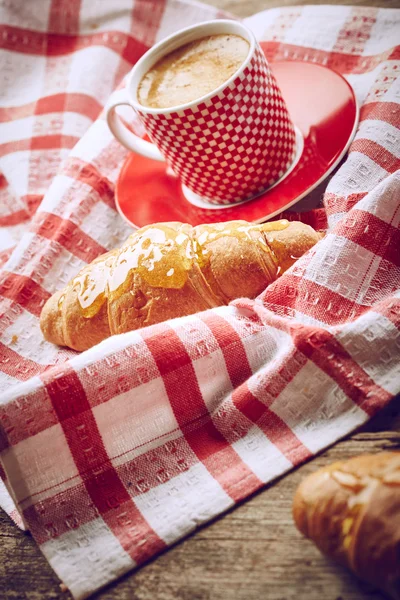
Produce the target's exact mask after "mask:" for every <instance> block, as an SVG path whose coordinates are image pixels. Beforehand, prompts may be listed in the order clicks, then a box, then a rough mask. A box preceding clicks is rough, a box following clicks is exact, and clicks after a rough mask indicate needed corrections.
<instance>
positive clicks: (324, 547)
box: [293, 452, 400, 599]
mask: <svg viewBox="0 0 400 600" xmlns="http://www.w3.org/2000/svg"><path fill="white" fill-rule="evenodd" d="M293 516H294V520H295V523H296V525H297V527H298V529H299V530H300V531H301V533H303V535H305V536H306V537H308V538H310V539H312V540H313V541H314V542H315V544H316V545H317V546H318V548H319V549H320V550H321V551H322V552H324V553H325V554H327V555H328V556H330V557H331V558H333V559H335V560H337V561H338V562H339V563H341V564H342V565H344V566H346V567H348V568H349V569H351V570H352V571H353V572H354V573H355V574H356V575H357V576H358V577H360V579H364V580H365V581H367V582H369V583H371V584H373V585H375V586H376V587H378V588H381V589H382V590H383V591H384V592H385V593H386V594H388V595H389V596H391V597H392V598H396V599H400V452H381V453H379V454H375V455H363V456H356V457H355V458H351V459H350V460H348V461H345V462H336V463H334V464H331V465H330V466H328V467H325V468H323V469H320V470H319V471H316V472H315V473H313V474H311V475H310V476H309V477H307V478H306V479H305V480H304V481H303V482H302V483H301V484H300V486H299V488H298V489H297V492H296V495H295V497H294V503H293Z"/></svg>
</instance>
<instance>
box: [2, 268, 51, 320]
mask: <svg viewBox="0 0 400 600" xmlns="http://www.w3.org/2000/svg"><path fill="white" fill-rule="evenodd" d="M50 295H51V294H49V292H47V291H46V290H44V289H43V288H42V287H41V286H40V285H39V284H38V283H36V282H35V281H33V280H32V279H30V278H29V277H25V276H24V275H18V274H17V273H9V272H8V271H3V272H2V274H1V278H0V296H3V297H4V298H8V299H9V300H12V301H13V302H16V303H17V304H19V305H20V306H22V307H23V308H25V309H26V310H27V311H29V312H30V313H31V314H32V315H35V316H36V317H39V316H40V312H41V310H42V307H43V305H44V303H45V302H46V301H47V300H48V299H49V298H50Z"/></svg>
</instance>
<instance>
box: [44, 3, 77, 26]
mask: <svg viewBox="0 0 400 600" xmlns="http://www.w3.org/2000/svg"><path fill="white" fill-rule="evenodd" d="M80 9H81V0H52V2H51V7H50V14H49V21H48V25H47V28H48V31H51V32H52V33H56V34H60V33H69V34H77V33H79V13H80Z"/></svg>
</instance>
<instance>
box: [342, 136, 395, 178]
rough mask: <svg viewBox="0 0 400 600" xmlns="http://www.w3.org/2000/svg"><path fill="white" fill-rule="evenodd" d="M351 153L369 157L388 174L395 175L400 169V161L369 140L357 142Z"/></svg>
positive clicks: (351, 147)
mask: <svg viewBox="0 0 400 600" xmlns="http://www.w3.org/2000/svg"><path fill="white" fill-rule="evenodd" d="M349 152H361V154H364V156H368V158H370V159H371V160H373V161H374V162H375V163H376V164H377V165H379V166H380V167H382V169H385V171H387V172H388V173H395V172H396V171H397V170H398V169H400V159H399V158H397V157H396V156H395V155H394V154H392V153H391V152H389V151H388V150H386V148H384V147H383V146H381V145H380V144H377V143H376V142H373V141H372V140H367V139H358V140H355V141H354V142H353V143H352V144H351V146H350V148H349Z"/></svg>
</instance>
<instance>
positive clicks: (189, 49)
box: [138, 34, 250, 108]
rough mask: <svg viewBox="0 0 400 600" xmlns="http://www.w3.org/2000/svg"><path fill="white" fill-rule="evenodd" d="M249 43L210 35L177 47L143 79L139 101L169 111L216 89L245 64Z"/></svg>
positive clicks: (235, 36) (139, 91)
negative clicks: (168, 109)
mask: <svg viewBox="0 0 400 600" xmlns="http://www.w3.org/2000/svg"><path fill="white" fill-rule="evenodd" d="M249 48H250V45H249V43H248V42H247V41H246V40H245V39H243V38H242V37H240V36H239V35H234V34H218V35H209V36H207V37H204V38H201V39H199V40H196V41H194V42H190V43H189V44H186V45H185V46H181V47H180V48H177V49H176V50H174V51H173V52H170V53H169V54H167V55H166V56H164V57H163V58H162V59H161V60H159V61H158V62H157V63H156V64H155V65H154V66H153V67H152V68H151V69H150V70H149V71H147V73H146V75H144V77H143V78H142V80H141V82H140V84H139V87H138V101H139V102H140V104H142V105H143V106H147V107H149V108H170V107H172V106H179V105H181V104H186V103H187V102H192V101H193V100H196V99H197V98H201V97H202V96H205V95H206V94H209V93H210V92H212V91H213V90H216V89H217V88H218V87H219V86H220V85H222V84H223V83H225V81H227V80H228V79H229V78H230V77H231V76H232V75H233V74H234V73H235V72H236V71H237V70H238V69H239V68H240V67H241V65H242V64H243V62H244V61H245V60H246V58H247V55H248V53H249Z"/></svg>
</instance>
